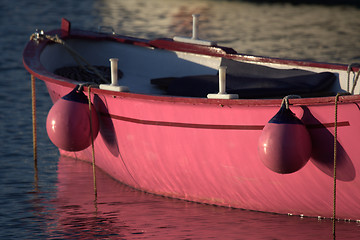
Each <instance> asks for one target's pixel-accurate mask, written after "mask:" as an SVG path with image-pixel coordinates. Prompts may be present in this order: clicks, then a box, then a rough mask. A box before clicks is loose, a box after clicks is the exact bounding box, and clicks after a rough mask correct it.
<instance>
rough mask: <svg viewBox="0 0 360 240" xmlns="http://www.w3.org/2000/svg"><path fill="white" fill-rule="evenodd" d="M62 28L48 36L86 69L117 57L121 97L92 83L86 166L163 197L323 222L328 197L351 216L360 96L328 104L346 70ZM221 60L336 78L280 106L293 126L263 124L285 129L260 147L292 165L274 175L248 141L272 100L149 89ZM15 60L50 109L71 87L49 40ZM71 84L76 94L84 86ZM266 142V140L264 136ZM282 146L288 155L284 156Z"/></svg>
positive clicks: (76, 154) (358, 161)
mask: <svg viewBox="0 0 360 240" xmlns="http://www.w3.org/2000/svg"><path fill="white" fill-rule="evenodd" d="M66 23H67V22H64V24H63V28H62V29H61V30H57V31H53V32H51V33H49V34H52V35H54V34H55V33H56V34H59V35H60V36H61V37H62V38H63V39H64V40H65V41H66V42H67V43H68V44H69V45H71V47H72V48H73V49H76V50H77V51H78V53H80V54H81V55H82V56H83V57H84V58H85V59H87V61H88V62H90V63H91V64H92V65H94V66H95V65H96V66H97V65H103V66H106V65H108V64H110V63H109V60H108V59H109V58H118V59H119V69H120V70H121V71H122V73H123V76H122V78H121V79H119V84H120V85H124V86H127V87H128V88H127V87H126V89H127V90H129V91H124V92H122V91H111V90H108V89H104V88H101V87H98V85H96V86H92V87H91V89H90V92H91V100H92V106H93V107H94V108H95V110H96V112H97V116H98V119H99V133H98V135H97V137H96V138H95V139H94V153H95V160H96V165H97V166H98V167H99V168H101V169H102V170H104V171H105V172H106V173H108V174H109V175H110V176H112V177H113V178H115V179H117V180H119V181H120V182H122V183H124V184H127V185H129V186H132V187H134V188H136V189H139V190H143V191H146V192H149V193H154V194H159V195H162V196H167V197H173V198H179V199H184V200H189V201H194V202H199V203H206V204H215V205H219V206H227V207H234V208H241V209H248V210H255V211H264V212H272V213H279V214H292V215H301V216H311V217H332V216H333V203H334V197H335V198H336V217H337V218H340V219H351V220H359V219H360V191H359V187H360V178H359V176H358V175H357V171H358V170H359V169H360V147H358V145H359V144H358V141H357V135H358V134H359V133H360V121H359V120H360V108H359V104H360V97H359V95H354V94H353V95H340V96H338V97H337V98H338V101H336V100H335V95H336V92H340V90H341V88H343V89H345V88H346V87H343V86H345V85H346V82H345V79H346V78H347V76H348V75H347V66H343V65H334V64H319V63H307V62H301V61H293V60H281V59H272V58H264V57H252V56H247V55H241V54H236V53H235V52H234V51H233V50H231V49H227V48H220V47H217V46H200V45H195V44H191V43H178V42H175V41H173V40H168V39H162V40H154V41H147V40H142V39H135V38H128V37H124V36H118V35H105V34H100V33H92V32H85V31H75V30H74V31H70V28H69V26H67V25H66ZM100 53H101V54H102V55H101V56H100V55H99V54H100ZM222 59H228V60H231V61H240V62H244V63H251V64H258V65H261V66H267V67H269V66H271V67H274V68H278V69H280V68H281V69H292V68H299V69H302V70H306V71H313V72H316V73H319V72H331V73H333V74H334V76H336V78H337V80H336V81H337V84H335V85H334V87H333V93H332V94H330V95H329V96H321V97H320V96H319V97H308V98H290V97H289V99H286V103H287V104H289V105H287V107H288V108H289V109H291V111H292V112H293V113H294V114H295V116H296V118H298V120H299V119H300V120H299V121H300V123H301V124H303V125H296V124H293V123H291V122H290V123H289V122H285V124H286V127H283V125H280V126H281V127H279V126H278V125H276V124H278V122H276V121H275V123H274V122H272V123H271V124H273V125H276V126H275V132H276V131H278V130H276V129H277V127H279V129H282V130H279V131H283V130H284V129H285V130H284V131H283V132H282V133H279V134H280V136H279V135H278V134H277V133H276V134H274V133H271V134H268V135H267V136H266V137H267V138H269V139H266V141H264V140H262V141H263V142H266V144H271V143H272V142H279V139H283V142H282V143H280V146H278V145H279V143H278V145H277V146H275V149H278V151H280V153H279V152H278V153H277V154H280V155H281V154H285V155H282V156H293V157H292V158H294V159H295V160H296V159H297V156H300V155H301V156H302V159H300V160H299V161H300V162H299V163H295V165H297V166H296V168H294V169H291V171H290V170H289V171H288V172H287V171H285V170H284V172H281V170H279V171H278V172H277V171H276V170H274V169H271V167H269V166H266V164H264V159H263V158H264V157H261V156H262V155H266V154H268V153H266V149H265V148H262V147H261V146H263V147H264V144H263V142H260V144H259V139H260V138H261V136H262V134H263V131H264V130H265V129H266V128H268V127H269V125H271V124H269V123H268V122H269V120H270V119H272V118H273V117H274V115H275V114H276V113H277V112H278V111H279V108H280V106H281V103H282V102H283V104H284V101H283V100H282V98H266V99H265V98H257V99H254V98H248V99H243V98H242V96H241V91H239V92H237V93H236V94H238V97H239V99H221V97H219V99H209V98H206V97H191V96H185V97H183V96H179V95H178V94H175V95H177V96H174V95H163V94H161V93H162V91H164V89H160V88H158V87H156V86H154V84H152V83H150V82H151V80H152V79H162V81H163V80H164V79H165V78H166V77H168V76H171V77H176V78H182V77H184V76H187V75H188V76H190V75H203V76H205V75H210V74H213V75H216V73H217V70H218V68H219V66H220V64H221V61H222ZM24 65H25V67H26V68H27V70H28V71H29V72H30V73H31V74H32V75H34V76H35V77H37V78H38V79H41V80H43V81H44V82H45V84H46V87H47V89H48V91H49V95H50V97H51V99H52V101H53V102H54V103H56V102H57V101H58V100H59V99H60V98H61V97H63V96H65V95H67V94H68V93H69V92H71V91H72V90H73V89H74V88H75V87H76V86H77V85H79V84H80V83H81V82H79V81H75V80H71V79H67V78H65V77H61V76H59V75H57V74H54V71H55V70H56V69H58V68H60V67H66V66H70V65H76V62H74V60H73V58H72V57H71V56H70V55H69V54H68V53H66V51H64V50H63V46H61V45H57V44H53V43H52V42H51V41H49V40H45V39H43V40H42V39H39V38H38V39H37V40H36V41H35V40H32V41H30V42H29V43H28V45H27V46H26V49H25V51H24ZM228 70H229V71H231V69H229V68H228ZM355 70H358V69H355ZM173 81H174V82H175V81H180V80H179V79H177V80H173ZM185 81H186V80H185ZM140 85H145V87H141V86H140ZM192 87H193V86H192V85H191V86H188V88H192ZM169 88H170V87H169ZM82 89H83V90H84V93H85V95H88V92H89V91H88V87H87V85H84V86H83V87H82ZM355 91H358V88H355ZM334 92H335V94H334ZM342 92H344V91H342ZM209 93H210V94H212V95H214V94H213V93H216V92H209ZM223 94H226V93H223ZM232 94H233V93H232ZM215 95H216V94H215ZM215 97H216V96H215ZM85 104H86V103H85ZM335 117H336V118H337V119H336V120H335ZM296 121H297V120H296ZM280 124H281V122H280ZM294 125H295V126H294ZM265 126H266V128H265ZM304 126H305V127H304ZM270 127H271V126H270ZM295 127H296V128H301V129H305V131H306V133H300V135H299V134H296V133H295V134H292V133H293V132H298V130H297V129H296V130H294V131H293V128H295ZM335 130H336V141H334V136H335ZM279 131H278V132H279ZM301 131H304V130H301ZM270 132H271V131H270ZM275 135H276V136H277V140H274V141H273V139H271V137H272V136H275ZM299 136H300V137H299ZM303 136H304V137H303ZM274 138H275V137H274ZM300 138H301V139H300ZM89 144H90V142H89ZM334 144H336V151H335V153H336V168H335V169H336V177H337V181H336V195H334V181H333V177H334ZM304 146H305V147H304ZM290 147H291V151H292V152H291V154H290V153H289V152H286V151H289V149H290ZM305 148H306V149H305ZM264 149H265V150H264ZM269 149H270V148H269ZM59 150H60V153H61V155H65V156H69V157H73V158H76V159H81V160H85V161H89V162H91V161H92V159H93V158H92V147H91V145H89V146H87V147H86V148H85V149H83V150H79V151H73V150H71V151H67V150H64V149H61V148H59ZM296 151H298V152H297V153H296ZM305 151H308V152H309V155H310V157H309V158H308V157H306V156H307V155H306V154H303V152H305ZM294 152H295V153H294ZM286 154H288V155H286ZM304 156H305V158H308V159H305V160H304V159H303V158H304ZM294 159H288V161H293V160H294ZM295 160H294V161H295ZM275 161H276V160H275ZM296 161H297V160H296ZM271 164H272V163H271ZM276 164H277V163H276ZM276 164H275V165H276ZM292 165H293V164H290V167H292ZM279 172H280V173H279Z"/></svg>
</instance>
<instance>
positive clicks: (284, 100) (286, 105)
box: [281, 95, 301, 109]
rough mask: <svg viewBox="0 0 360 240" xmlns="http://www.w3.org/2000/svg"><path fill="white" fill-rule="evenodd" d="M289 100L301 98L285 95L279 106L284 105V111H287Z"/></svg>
mask: <svg viewBox="0 0 360 240" xmlns="http://www.w3.org/2000/svg"><path fill="white" fill-rule="evenodd" d="M290 98H301V96H299V95H287V96H285V97H284V98H283V99H282V101H281V106H283V105H284V104H285V107H286V109H289V99H290Z"/></svg>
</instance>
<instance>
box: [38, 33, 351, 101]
mask: <svg viewBox="0 0 360 240" xmlns="http://www.w3.org/2000/svg"><path fill="white" fill-rule="evenodd" d="M66 43H67V45H68V46H70V47H71V49H73V50H75V51H76V54H74V53H70V52H69V51H66V50H64V49H65V47H64V46H63V45H61V44H55V43H54V44H49V45H48V46H47V47H46V48H45V49H44V50H43V52H42V54H41V57H40V60H41V63H42V65H43V66H44V67H45V68H46V69H47V70H48V71H50V72H52V73H55V74H56V75H59V76H62V77H66V78H69V79H72V81H74V82H75V83H82V82H91V83H95V84H109V83H110V82H111V80H110V79H111V77H110V75H111V71H110V62H109V59H110V58H118V78H119V80H118V84H119V85H122V86H127V87H128V88H129V91H130V92H134V93H139V94H150V95H167V96H182V97H199V98H206V97H207V95H208V94H209V93H215V94H216V93H218V92H219V67H220V66H226V93H228V94H237V95H238V97H239V98H240V99H258V98H260V99H274V98H283V97H284V96H287V95H299V96H300V97H303V98H306V97H322V96H334V95H336V94H337V93H339V92H348V91H349V89H346V87H347V85H348V83H347V81H348V73H347V71H339V70H333V69H326V68H317V67H308V66H294V65H286V64H275V63H265V62H243V61H237V60H234V59H228V58H223V57H210V56H205V55H199V54H193V53H186V52H174V51H168V50H162V49H157V48H152V47H143V46H136V45H132V44H126V43H119V42H115V41H105V40H104V41H96V40H83V39H68V40H66ZM89 49H91V51H89ZM54 56H57V57H54ZM79 56H81V58H79ZM82 59H85V60H86V62H85V63H84V61H83V63H82V64H81V63H80V62H81V60H82ZM89 66H92V68H89ZM93 68H95V72H94V69H93ZM96 73H100V74H101V75H102V76H103V78H99V76H98V74H96Z"/></svg>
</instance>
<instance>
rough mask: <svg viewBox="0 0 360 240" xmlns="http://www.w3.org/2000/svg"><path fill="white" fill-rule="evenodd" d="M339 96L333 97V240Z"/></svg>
mask: <svg viewBox="0 0 360 240" xmlns="http://www.w3.org/2000/svg"><path fill="white" fill-rule="evenodd" d="M340 95H341V94H340V93H338V94H336V96H335V121H334V182H333V217H332V220H333V225H332V230H333V231H332V233H333V239H334V240H335V239H336V234H335V222H336V158H337V122H338V121H337V118H338V101H339V96H340Z"/></svg>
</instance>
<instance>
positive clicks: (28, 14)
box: [0, 0, 360, 239]
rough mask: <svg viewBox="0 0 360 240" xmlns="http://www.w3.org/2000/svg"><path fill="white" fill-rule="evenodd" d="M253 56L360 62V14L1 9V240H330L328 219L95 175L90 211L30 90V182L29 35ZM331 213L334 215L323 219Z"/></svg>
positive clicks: (157, 2) (43, 4) (124, 0)
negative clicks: (59, 33) (102, 37)
mask: <svg viewBox="0 0 360 240" xmlns="http://www.w3.org/2000/svg"><path fill="white" fill-rule="evenodd" d="M192 13H200V14H201V17H200V21H201V23H200V34H199V35H200V37H201V38H204V39H210V40H215V41H218V43H221V44H223V45H226V46H231V47H233V48H234V49H236V50H237V51H238V52H242V53H250V54H255V55H269V56H275V57H285V58H295V59H307V60H315V61H324V62H339V63H345V64H348V63H352V62H360V41H359V40H360V20H359V19H360V9H359V8H356V7H353V6H326V5H301V4H300V5H291V4H255V3H249V2H242V1H211V0H207V1H205V0H204V1H201V0H198V1H190V0H182V1H176V0H167V1H165V0H148V1H147V0H131V1H128V0H118V1H116V0H84V1H73V0H61V1H60V0H53V1H47V0H16V1H11V0H8V1H1V2H0V30H1V31H0V33H1V37H0V50H1V51H0V239H331V238H332V223H331V221H330V220H324V219H322V220H318V219H313V218H300V217H294V216H280V215H274V214H264V213H257V212H250V211H242V210H236V209H228V208H221V207H214V206H208V205H201V204H195V203H189V202H184V201H179V200H173V199H168V198H162V197H158V196H153V195H150V194H146V193H142V192H138V191H135V190H133V189H131V188H128V187H126V186H123V185H121V184H120V183H118V182H116V181H114V180H113V179H111V178H110V177H108V176H107V175H106V174H104V173H102V172H101V171H99V172H98V191H99V192H98V201H97V205H95V204H94V194H93V188H92V170H91V166H90V165H89V164H87V163H82V162H76V161H74V160H71V159H63V158H59V154H58V151H57V149H56V148H55V147H54V146H53V145H52V144H51V143H50V142H49V140H48V138H47V135H46V131H45V128H44V126H45V119H46V115H47V112H48V110H49V108H50V106H51V104H50V98H49V97H48V95H47V93H46V89H45V87H44V84H43V83H42V82H40V81H37V83H36V90H37V119H38V168H39V173H38V181H35V178H34V168H33V158H32V124H31V94H30V75H29V74H28V73H27V72H26V71H25V70H24V69H23V66H22V50H23V48H24V46H25V43H26V42H27V40H28V38H29V36H30V35H31V34H32V33H33V32H34V31H35V29H36V28H38V29H44V30H50V29H53V28H58V27H59V26H60V20H61V17H66V18H67V19H69V20H70V21H71V22H72V24H73V27H84V28H87V29H94V30H96V29H97V27H98V26H99V25H108V26H112V27H113V28H114V30H115V31H116V32H118V33H122V34H129V35H132V36H140V37H144V38H156V37H169V36H170V37H172V36H174V35H182V36H184V35H190V34H191V14H192ZM329 211H332V210H331V209H329ZM336 230H337V239H360V223H356V222H344V221H340V222H338V223H337V228H336Z"/></svg>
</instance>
